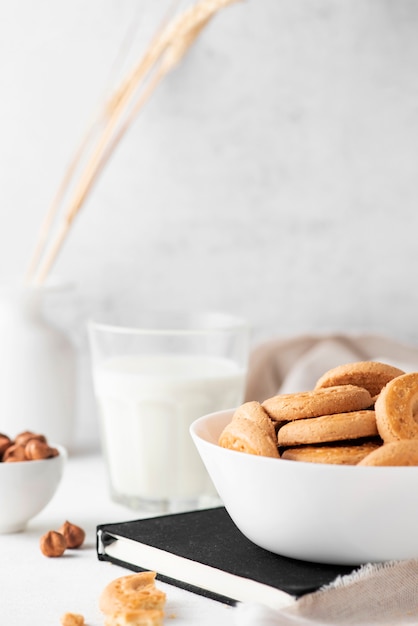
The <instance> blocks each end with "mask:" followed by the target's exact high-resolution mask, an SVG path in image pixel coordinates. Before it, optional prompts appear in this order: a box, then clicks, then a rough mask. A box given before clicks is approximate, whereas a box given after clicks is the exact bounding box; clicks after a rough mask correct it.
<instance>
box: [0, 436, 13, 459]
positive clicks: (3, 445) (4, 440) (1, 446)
mask: <svg viewBox="0 0 418 626" xmlns="http://www.w3.org/2000/svg"><path fill="white" fill-rule="evenodd" d="M11 445H12V440H11V439H10V437H8V436H7V435H3V433H0V460H1V459H2V457H3V454H4V453H5V452H6V450H7V448H9V447H10V446H11Z"/></svg>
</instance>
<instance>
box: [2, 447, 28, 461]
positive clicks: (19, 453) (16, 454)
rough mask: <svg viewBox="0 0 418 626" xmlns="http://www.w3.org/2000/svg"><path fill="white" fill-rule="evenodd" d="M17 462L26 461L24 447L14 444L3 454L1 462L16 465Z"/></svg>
mask: <svg viewBox="0 0 418 626" xmlns="http://www.w3.org/2000/svg"><path fill="white" fill-rule="evenodd" d="M17 461H26V455H25V447H24V446H21V445H18V444H16V443H14V444H12V445H11V446H9V447H8V448H7V450H6V451H5V453H4V454H3V462H4V463H16V462H17Z"/></svg>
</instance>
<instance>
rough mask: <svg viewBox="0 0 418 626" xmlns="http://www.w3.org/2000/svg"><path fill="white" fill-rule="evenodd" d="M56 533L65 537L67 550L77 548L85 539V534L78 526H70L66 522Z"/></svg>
mask: <svg viewBox="0 0 418 626" xmlns="http://www.w3.org/2000/svg"><path fill="white" fill-rule="evenodd" d="M58 532H59V533H61V534H62V535H63V536H64V537H65V541H66V542H67V548H79V547H80V546H81V545H82V543H83V542H84V539H85V538H86V533H85V532H84V530H83V529H82V528H80V526H76V525H75V524H71V523H70V522H68V521H67V522H64V524H63V525H62V526H61V528H60V529H59V530H58Z"/></svg>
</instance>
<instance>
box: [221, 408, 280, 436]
mask: <svg viewBox="0 0 418 626" xmlns="http://www.w3.org/2000/svg"><path fill="white" fill-rule="evenodd" d="M238 418H242V419H248V420H251V421H252V422H255V423H256V424H258V425H259V426H260V427H261V428H262V430H264V431H265V433H266V436H268V437H270V438H271V439H272V441H273V442H274V443H276V430H275V428H274V425H273V422H272V420H271V419H270V417H269V415H268V413H267V411H266V410H265V409H264V408H263V407H262V406H261V404H260V403H259V402H256V401H252V402H245V403H244V404H241V406H240V407H238V408H237V410H236V411H235V413H234V415H233V417H232V419H233V420H234V419H238Z"/></svg>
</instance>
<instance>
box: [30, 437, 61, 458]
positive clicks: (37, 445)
mask: <svg viewBox="0 0 418 626" xmlns="http://www.w3.org/2000/svg"><path fill="white" fill-rule="evenodd" d="M24 449H25V456H26V459H27V460H28V461H39V460H40V459H49V458H51V457H52V456H56V455H57V454H58V450H57V449H56V448H51V447H50V446H49V445H48V444H47V443H46V442H44V441H40V440H39V439H29V441H28V442H27V444H26V445H25V447H24Z"/></svg>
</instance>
